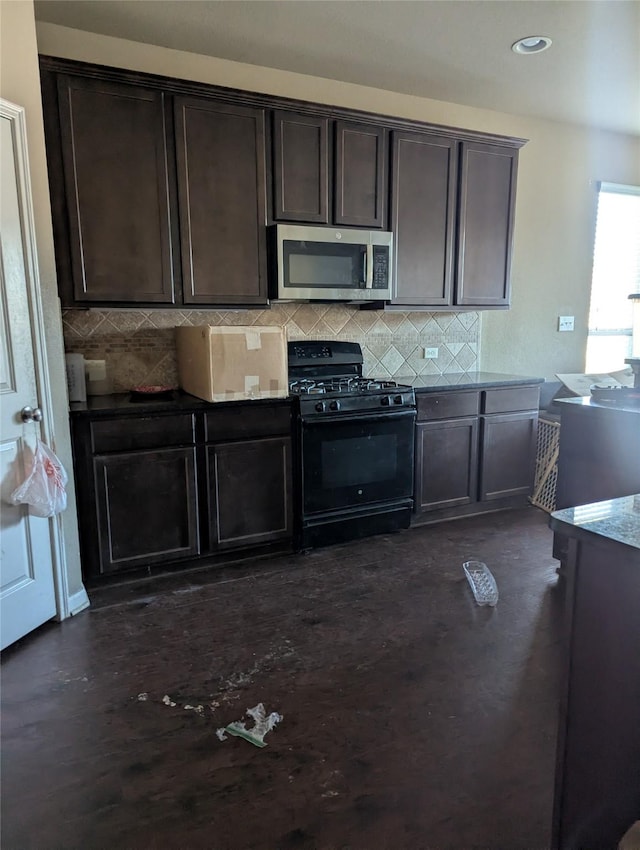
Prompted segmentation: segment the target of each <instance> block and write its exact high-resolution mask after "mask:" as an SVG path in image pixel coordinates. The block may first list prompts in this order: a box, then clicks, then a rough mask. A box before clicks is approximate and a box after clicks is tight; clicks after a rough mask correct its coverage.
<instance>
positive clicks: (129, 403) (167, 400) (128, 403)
mask: <svg viewBox="0 0 640 850" xmlns="http://www.w3.org/2000/svg"><path fill="white" fill-rule="evenodd" d="M394 380H395V381H396V382H397V383H398V384H406V385H408V386H410V387H413V388H414V389H415V391H416V392H418V393H420V392H422V393H429V392H438V391H440V392H441V391H442V390H450V389H457V390H478V389H486V388H487V387H496V386H497V387H517V386H526V385H531V384H542V383H544V378H531V377H526V376H524V375H505V374H502V373H500V372H449V373H447V374H444V375H420V376H418V377H415V376H414V377H403V376H400V377H395V378H394ZM288 401H290V399H286V398H283V399H274V398H267V399H251V400H247V401H241V402H237V401H216V402H209V401H203V399H201V398H196V397H195V396H192V395H189V394H188V393H184V392H182V391H181V390H175V391H173V392H172V393H170V394H168V395H167V396H163V397H160V398H137V399H135V400H133V398H132V395H131V393H114V394H113V395H103V396H89V397H88V398H87V401H86V402H72V403H71V404H70V405H69V408H70V411H71V415H72V416H75V417H81V416H91V417H92V418H95V417H100V416H113V415H114V414H116V415H121V414H126V415H135V414H141V413H144V414H150V413H171V412H174V411H176V412H179V411H185V412H186V411H192V410H202V409H204V408H212V407H219V406H220V405H229V404H238V403H240V404H265V403H273V402H281V403H286V402H288Z"/></svg>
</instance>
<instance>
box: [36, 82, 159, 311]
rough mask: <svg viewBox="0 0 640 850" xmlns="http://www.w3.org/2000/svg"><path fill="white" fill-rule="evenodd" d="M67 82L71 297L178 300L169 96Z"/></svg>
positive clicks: (61, 104)
mask: <svg viewBox="0 0 640 850" xmlns="http://www.w3.org/2000/svg"><path fill="white" fill-rule="evenodd" d="M57 89H58V110H59V114H58V118H59V132H60V139H59V145H60V150H61V155H62V164H63V179H64V189H63V190H62V191H64V194H65V198H66V212H67V224H68V245H69V254H70V262H69V258H68V257H66V258H65V260H66V262H64V263H60V262H59V266H61V268H62V274H61V281H60V282H61V287H62V295H63V303H66V304H70V303H74V302H81V303H85V302H86V303H93V302H104V303H110V302H129V303H130V302H139V301H143V302H149V303H157V304H172V303H173V302H174V301H175V287H174V274H173V268H172V235H171V221H170V210H169V165H168V156H167V146H166V140H165V119H164V95H163V93H162V92H160V91H157V90H153V89H146V88H142V87H140V86H132V85H124V84H120V83H115V82H107V81H104V80H92V79H85V78H82V77H72V76H66V75H62V76H59V77H58V81H57ZM48 141H49V140H48ZM57 171H59V169H57ZM50 174H55V170H52V169H51V167H50ZM56 178H58V179H59V175H56V177H55V178H54V180H52V187H51V188H52V195H53V194H54V192H55V189H56V186H57V183H56V182H55V180H56ZM61 188H62V187H61ZM54 204H55V202H54ZM54 212H55V208H54ZM54 219H55V215H54ZM65 267H66V275H65V274H64V271H65ZM60 271H61V269H60V268H59V273H60Z"/></svg>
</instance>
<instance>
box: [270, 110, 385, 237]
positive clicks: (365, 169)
mask: <svg viewBox="0 0 640 850" xmlns="http://www.w3.org/2000/svg"><path fill="white" fill-rule="evenodd" d="M386 139H387V131H386V129H385V128H384V127H382V126H376V125H373V124H359V123H356V122H353V121H335V120H332V119H329V118H327V117H323V116H315V115H304V114H298V113H294V112H285V111H281V110H276V111H275V112H274V114H273V177H274V192H273V201H274V220H275V221H300V222H306V223H310V224H336V225H342V226H350V227H370V228H382V227H384V223H385V206H386V199H387V191H386V179H387V175H386V168H385V162H386Z"/></svg>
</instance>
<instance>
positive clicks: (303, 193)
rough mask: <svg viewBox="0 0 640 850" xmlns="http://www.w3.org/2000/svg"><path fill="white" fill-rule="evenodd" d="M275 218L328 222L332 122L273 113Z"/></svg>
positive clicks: (287, 113) (325, 119) (289, 113)
mask: <svg viewBox="0 0 640 850" xmlns="http://www.w3.org/2000/svg"><path fill="white" fill-rule="evenodd" d="M273 176H274V192H273V199H274V218H275V220H276V221H307V222H313V223H315V224H328V223H329V182H328V178H329V119H328V118H321V117H316V116H311V115H298V114H296V113H292V112H279V111H276V112H274V113H273Z"/></svg>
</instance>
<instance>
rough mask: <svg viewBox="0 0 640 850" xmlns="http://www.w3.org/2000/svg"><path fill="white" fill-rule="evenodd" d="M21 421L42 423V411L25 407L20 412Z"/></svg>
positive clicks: (37, 408)
mask: <svg viewBox="0 0 640 850" xmlns="http://www.w3.org/2000/svg"><path fill="white" fill-rule="evenodd" d="M20 419H22V421H23V422H42V411H41V410H40V408H39V407H29V405H27V406H26V407H23V408H22V410H21V411H20Z"/></svg>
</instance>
